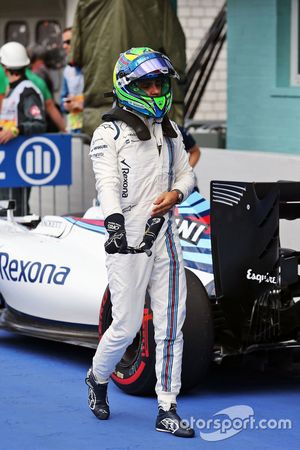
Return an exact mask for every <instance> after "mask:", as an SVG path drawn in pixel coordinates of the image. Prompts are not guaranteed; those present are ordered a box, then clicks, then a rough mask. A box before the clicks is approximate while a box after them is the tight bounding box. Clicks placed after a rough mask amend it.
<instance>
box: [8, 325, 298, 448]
mask: <svg viewBox="0 0 300 450" xmlns="http://www.w3.org/2000/svg"><path fill="white" fill-rule="evenodd" d="M92 356H93V351H92V350H89V349H85V348H81V347H75V346H71V345H66V344H60V343H55V342H50V341H44V340H39V339H35V338H29V337H23V336H19V335H16V334H13V333H10V332H6V331H3V330H1V331H0V368H1V370H0V449H1V450H20V449H22V450H48V449H49V450H50V449H51V450H77V449H78V450H86V449H88V450H89V449H95V448H96V449H99V450H149V449H151V450H152V449H157V450H164V449H166V448H168V447H170V448H172V450H173V449H174V450H177V449H178V450H187V449H212V448H214V449H221V450H223V449H230V450H235V449H238V450H241V449H251V450H256V449H259V450H261V449H263V450H266V449H272V450H274V449H280V450H288V449H292V450H293V449H299V440H300V439H299V438H300V431H299V430H300V427H299V425H300V408H299V404H300V389H299V387H300V369H299V368H298V367H297V366H296V368H294V369H293V370H290V369H289V370H283V368H279V369H278V368H277V369H276V370H274V369H272V370H271V371H270V370H267V371H265V372H263V373H259V372H257V371H256V370H254V369H253V368H249V367H241V366H240V364H239V362H235V363H234V364H232V363H229V364H224V365H223V366H221V367H213V368H212V370H211V371H210V373H209V376H208V377H207V378H206V379H205V380H204V381H203V382H202V384H201V385H200V386H199V387H197V388H196V389H194V390H193V391H192V392H189V393H188V394H186V395H183V396H181V397H180V398H179V402H178V403H179V408H178V409H179V412H180V415H181V416H182V417H184V418H188V419H190V420H194V424H195V430H196V437H195V438H194V439H180V438H175V437H173V436H171V435H169V434H166V433H158V432H157V431H155V428H154V422H155V417H156V412H157V409H156V400H155V399H154V398H149V397H146V398H144V397H133V396H129V395H126V394H125V393H123V392H122V391H120V390H119V389H118V388H117V387H116V386H115V385H114V384H113V383H111V384H110V390H109V399H110V405H111V418H110V419H109V420H108V421H105V422H100V421H98V420H97V419H96V418H95V417H94V416H93V414H92V413H91V412H90V411H89V409H88V407H87V387H86V385H85V384H84V378H85V374H86V370H87V368H88V367H89V365H90V362H91V358H92ZM239 405H242V406H239ZM227 408H231V411H232V410H236V409H237V408H238V409H239V411H240V413H239V414H240V416H241V414H245V411H246V412H247V411H249V408H250V409H251V408H252V411H253V414H252V413H251V417H252V419H253V421H255V423H254V425H253V422H252V423H251V426H250V425H249V423H248V425H247V426H246V424H245V426H244V425H241V423H240V422H239V423H233V422H231V423H229V422H228V418H229V416H230V413H229V412H228V409H227ZM224 409H226V412H223V413H220V411H222V410H224ZM217 413H218V414H217ZM240 416H239V417H240ZM216 418H217V419H224V421H223V422H222V427H223V430H222V431H221V430H220V426H219V425H218V424H217V423H216V422H213V425H212V421H213V420H214V419H216ZM281 419H288V421H289V422H287V423H286V425H287V426H289V428H287V429H282V426H284V425H282V424H281V425H278V424H279V420H281ZM197 421H198V422H197ZM209 421H210V423H209ZM262 424H263V425H262ZM286 425H285V426H286ZM212 427H214V428H212ZM278 427H281V429H280V428H278ZM236 430H239V431H236ZM200 433H202V434H201V435H200ZM232 433H233V434H232ZM217 439H220V440H217Z"/></svg>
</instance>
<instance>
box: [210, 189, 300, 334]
mask: <svg viewBox="0 0 300 450" xmlns="http://www.w3.org/2000/svg"><path fill="white" fill-rule="evenodd" d="M298 218H300V182H292V181H291V182H289V181H280V182H273V183H271V182H270V183H254V182H253V183H249V182H235V181H212V182H211V240H212V256H213V269H214V277H215V288H216V298H217V301H218V302H219V303H220V305H221V307H222V310H223V311H224V314H225V316H226V318H227V320H228V322H229V323H230V326H231V328H232V329H234V330H235V332H236V333H237V334H239V335H241V334H242V333H243V328H244V327H245V326H246V324H247V320H248V318H249V317H250V316H251V311H252V308H253V304H254V301H255V299H257V298H259V297H260V296H262V295H264V293H265V292H266V291H271V290H276V289H279V288H280V287H281V286H282V284H284V283H286V282H287V281H286V280H284V276H285V275H284V273H285V272H286V273H287V276H290V275H289V274H291V270H290V269H288V270H286V267H285V266H284V265H283V267H281V259H282V257H281V254H282V249H281V248H280V241H279V220H280V219H288V220H294V219H298ZM291 252H292V253H290V258H289V261H288V262H289V264H290V267H292V271H293V274H292V277H294V281H297V280H299V278H298V264H299V255H300V254H299V252H297V251H291ZM291 258H292V259H291ZM287 259H288V258H287ZM290 281H293V279H292V280H290Z"/></svg>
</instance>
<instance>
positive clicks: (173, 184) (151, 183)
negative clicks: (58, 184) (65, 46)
mask: <svg viewBox="0 0 300 450" xmlns="http://www.w3.org/2000/svg"><path fill="white" fill-rule="evenodd" d="M146 123H147V125H148V127H149V129H150V134H151V139H150V140H147V141H141V140H140V139H139V138H138V137H137V135H136V133H135V131H134V129H133V128H131V127H130V126H129V125H127V124H126V123H124V122H122V121H114V122H105V123H103V124H102V125H100V126H99V127H98V128H97V129H96V131H95V133H94V136H93V139H92V143H91V151H90V155H91V158H92V162H93V169H94V172H95V176H96V189H97V191H98V194H99V200H100V205H101V207H102V210H103V213H104V216H105V218H106V217H107V216H109V215H110V214H114V213H121V214H123V215H124V217H125V229H126V233H127V241H128V245H130V246H137V245H138V244H139V243H140V242H141V240H142V237H143V234H144V231H145V224H146V222H147V220H148V219H149V218H150V216H151V211H152V208H153V202H154V201H155V199H156V198H157V197H158V196H159V195H160V194H161V193H162V192H165V191H171V190H172V189H179V190H180V191H181V192H182V193H183V195H184V198H186V197H187V196H188V195H189V193H190V192H191V191H192V190H193V188H194V183H195V180H194V174H193V171H192V169H191V167H190V166H189V163H188V158H187V154H186V151H185V149H184V146H183V143H182V137H181V134H180V132H179V130H178V128H177V125H176V124H175V123H173V122H172V125H173V127H174V129H175V130H176V132H177V134H178V137H177V138H169V137H165V136H163V133H162V126H161V123H160V122H158V121H155V120H153V119H149V120H146ZM165 219H166V220H165V223H164V225H163V228H162V229H161V231H160V233H159V235H158V238H157V240H156V241H155V243H154V245H153V247H152V256H151V257H148V256H146V254H135V255H132V254H129V255H122V254H113V255H108V254H107V256H106V265H107V273H108V280H109V288H110V292H111V301H112V317H113V322H112V324H111V326H110V327H109V328H108V330H107V331H106V332H105V334H104V336H103V337H102V339H101V341H100V343H99V346H98V349H97V351H96V354H95V356H94V359H93V371H94V373H95V375H96V377H97V379H98V380H99V381H105V380H107V379H108V378H109V376H110V375H111V373H112V372H113V371H114V369H115V366H116V364H117V363H118V362H119V361H120V359H121V358H122V356H123V354H124V352H125V350H126V348H127V347H128V345H130V344H131V343H132V341H133V339H134V337H135V336H136V333H137V332H138V331H139V329H140V327H141V324H142V319H143V308H144V302H145V293H146V289H147V288H148V290H149V294H150V298H151V308H152V311H153V324H154V330H155V341H156V376H157V384H156V393H157V396H158V402H159V404H161V405H163V406H166V407H168V406H169V405H170V403H176V396H177V394H178V393H179V390H180V386H181V360H182V347H183V338H182V331H181V328H182V325H183V322H184V319H185V303H186V279H185V273H184V265H183V258H182V252H181V247H180V242H179V238H178V233H177V227H176V224H175V221H174V218H173V212H172V211H170V212H169V213H168V214H166V215H165Z"/></svg>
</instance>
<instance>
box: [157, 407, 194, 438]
mask: <svg viewBox="0 0 300 450" xmlns="http://www.w3.org/2000/svg"><path fill="white" fill-rule="evenodd" d="M182 422H183V421H182V420H181V418H180V417H179V415H178V414H177V412H176V404H174V403H172V404H171V407H170V409H169V410H168V411H165V410H164V409H163V408H162V407H159V408H158V416H157V418H156V424H155V427H156V430H157V431H163V432H164V433H171V434H173V435H174V436H177V437H184V438H192V437H194V436H195V431H194V430H193V429H192V428H190V427H188V426H187V425H184V424H183V423H182Z"/></svg>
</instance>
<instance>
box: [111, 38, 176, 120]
mask: <svg viewBox="0 0 300 450" xmlns="http://www.w3.org/2000/svg"><path fill="white" fill-rule="evenodd" d="M156 77H160V78H161V80H160V82H161V87H162V92H161V95H160V96H157V97H151V96H149V95H148V94H147V93H146V92H145V91H143V90H142V89H140V88H139V87H138V84H137V83H136V81H137V80H144V79H148V78H156ZM170 77H172V78H179V76H178V74H177V72H176V71H175V69H174V67H173V66H172V63H171V61H170V60H169V58H168V57H167V56H165V55H163V54H162V53H160V52H157V51H155V50H152V49H151V48H149V47H137V48H131V49H129V50H127V51H126V52H124V53H121V54H120V57H119V59H118V61H117V63H116V66H115V69H114V73H113V85H114V94H115V96H116V97H117V99H118V103H119V104H120V105H121V106H125V107H127V108H129V109H133V110H134V111H137V112H139V113H141V114H144V115H146V116H150V117H156V118H161V117H163V116H164V115H165V114H166V113H167V112H168V111H169V109H170V108H171V105H172V89H171V80H170Z"/></svg>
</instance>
